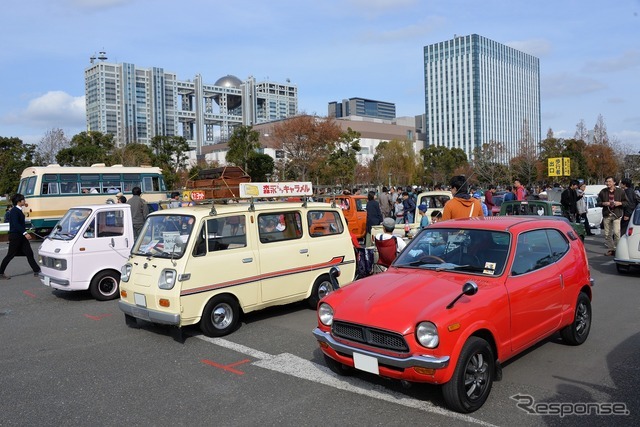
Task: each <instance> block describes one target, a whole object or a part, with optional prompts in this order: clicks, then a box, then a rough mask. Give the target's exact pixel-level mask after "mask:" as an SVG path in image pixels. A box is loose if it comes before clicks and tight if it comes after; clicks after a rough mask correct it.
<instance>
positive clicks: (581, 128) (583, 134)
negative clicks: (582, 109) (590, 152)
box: [573, 119, 589, 142]
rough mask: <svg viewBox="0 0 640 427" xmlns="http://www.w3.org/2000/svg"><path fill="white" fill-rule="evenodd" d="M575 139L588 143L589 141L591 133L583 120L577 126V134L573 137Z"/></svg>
mask: <svg viewBox="0 0 640 427" xmlns="http://www.w3.org/2000/svg"><path fill="white" fill-rule="evenodd" d="M573 139H576V140H578V141H584V142H588V141H587V140H588V139H589V131H588V130H587V126H586V125H585V124H584V120H583V119H580V121H579V122H578V124H577V125H576V133H575V134H574V135H573Z"/></svg>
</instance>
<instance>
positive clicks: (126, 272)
mask: <svg viewBox="0 0 640 427" xmlns="http://www.w3.org/2000/svg"><path fill="white" fill-rule="evenodd" d="M129 277H131V264H125V265H123V266H122V267H121V268H120V281H122V282H128V281H129Z"/></svg>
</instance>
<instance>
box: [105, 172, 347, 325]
mask: <svg viewBox="0 0 640 427" xmlns="http://www.w3.org/2000/svg"><path fill="white" fill-rule="evenodd" d="M240 194H241V196H242V195H248V196H255V197H269V198H273V197H282V196H284V197H291V196H300V195H309V194H311V183H284V182H282V183H251V184H248V183H243V184H240ZM334 266H339V267H340V268H341V269H342V276H341V277H343V278H345V280H344V281H343V283H342V284H343V285H344V284H348V283H349V282H351V281H352V280H353V277H354V276H355V252H354V249H353V245H352V243H351V237H350V235H349V230H348V228H347V226H346V221H345V219H344V215H343V213H342V209H340V208H339V207H332V205H330V204H328V203H307V202H286V203H285V202H261V203H253V202H251V203H248V202H240V203H234V202H230V203H227V204H221V205H215V204H214V205H208V206H207V205H199V206H194V207H183V208H179V209H170V210H160V211H157V212H154V213H152V214H150V215H149V216H148V217H147V220H146V222H145V224H144V226H143V228H142V231H141V232H140V235H139V236H138V239H137V240H136V243H135V245H134V246H133V249H132V251H131V255H130V257H129V260H128V262H127V263H126V264H125V265H124V266H123V267H122V276H121V283H120V301H119V303H118V304H119V307H120V309H121V310H122V311H123V312H124V313H125V321H126V323H127V324H128V325H130V326H137V319H142V320H146V321H149V322H153V323H159V324H166V325H173V326H177V327H178V328H181V327H183V326H187V325H194V324H199V325H200V328H201V329H202V331H203V332H204V333H205V334H206V335H208V336H222V335H226V334H229V333H231V332H233V331H234V329H235V328H236V327H237V325H238V321H239V318H240V315H241V314H242V313H248V312H250V311H254V310H260V309H263V308H266V307H269V306H274V305H281V304H288V303H292V302H296V301H302V300H306V301H307V302H308V303H309V305H310V306H312V307H313V308H315V307H316V306H317V304H318V301H319V300H320V299H321V298H322V297H323V296H324V295H326V294H327V293H329V292H331V291H332V290H333V286H332V284H331V281H330V278H329V271H330V269H331V267H334Z"/></svg>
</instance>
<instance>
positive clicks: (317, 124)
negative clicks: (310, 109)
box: [273, 115, 342, 181]
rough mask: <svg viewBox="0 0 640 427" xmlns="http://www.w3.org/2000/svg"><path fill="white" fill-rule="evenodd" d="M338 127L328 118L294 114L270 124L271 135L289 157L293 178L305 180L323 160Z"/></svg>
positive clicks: (330, 147) (325, 158)
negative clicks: (271, 128) (287, 118)
mask: <svg viewBox="0 0 640 427" xmlns="http://www.w3.org/2000/svg"><path fill="white" fill-rule="evenodd" d="M341 134H342V129H340V126H338V124H337V123H336V122H335V120H332V119H322V118H317V117H312V116H309V115H301V116H295V117H293V118H291V119H289V120H286V121H283V122H281V123H278V124H276V125H275V126H274V127H273V138H274V140H275V141H277V144H279V145H280V146H282V148H283V149H284V152H285V154H286V156H287V158H288V159H289V163H288V165H287V166H288V168H290V170H291V171H292V172H294V174H295V176H296V178H297V179H301V180H302V181H305V180H307V179H308V178H309V177H310V176H311V175H313V174H314V173H317V172H318V171H319V170H320V168H321V165H323V164H325V163H326V161H327V158H328V157H329V153H331V152H332V151H333V149H334V146H335V143H336V141H337V140H338V139H339V138H340V135H341Z"/></svg>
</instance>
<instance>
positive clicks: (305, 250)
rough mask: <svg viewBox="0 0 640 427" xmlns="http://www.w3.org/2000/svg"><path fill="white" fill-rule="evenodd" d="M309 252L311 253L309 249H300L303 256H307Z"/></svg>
mask: <svg viewBox="0 0 640 427" xmlns="http://www.w3.org/2000/svg"><path fill="white" fill-rule="evenodd" d="M307 252H309V249H300V253H301V254H306V253H307Z"/></svg>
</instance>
